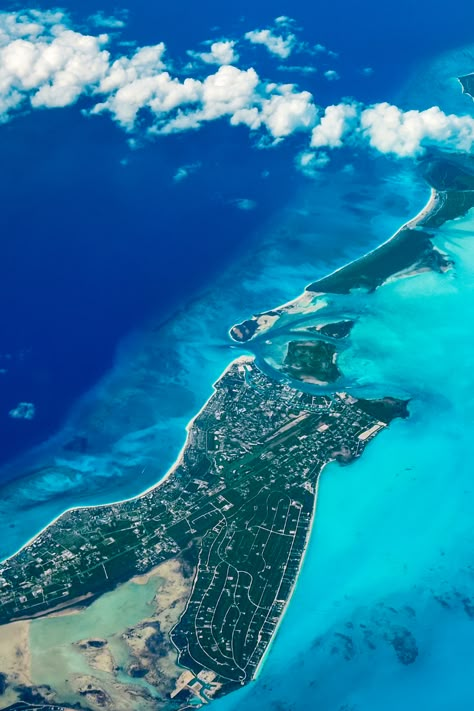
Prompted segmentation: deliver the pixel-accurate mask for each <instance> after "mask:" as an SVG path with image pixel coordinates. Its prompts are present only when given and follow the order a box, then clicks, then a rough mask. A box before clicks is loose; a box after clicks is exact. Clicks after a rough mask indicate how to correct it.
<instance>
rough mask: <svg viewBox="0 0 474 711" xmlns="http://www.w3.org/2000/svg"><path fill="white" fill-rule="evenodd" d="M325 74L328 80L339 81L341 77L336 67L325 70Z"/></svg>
mask: <svg viewBox="0 0 474 711" xmlns="http://www.w3.org/2000/svg"><path fill="white" fill-rule="evenodd" d="M324 76H325V77H326V79H327V80H328V81H337V80H338V79H340V78H341V77H340V76H339V74H338V73H337V72H336V70H335V69H328V70H327V71H325V72H324Z"/></svg>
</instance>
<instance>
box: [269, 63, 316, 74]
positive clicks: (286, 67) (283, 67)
mask: <svg viewBox="0 0 474 711" xmlns="http://www.w3.org/2000/svg"><path fill="white" fill-rule="evenodd" d="M278 71H279V72H295V73H296V72H299V73H300V74H315V73H316V72H317V71H318V70H317V68H316V67H314V66H313V65H311V64H308V65H300V64H280V65H279V66H278Z"/></svg>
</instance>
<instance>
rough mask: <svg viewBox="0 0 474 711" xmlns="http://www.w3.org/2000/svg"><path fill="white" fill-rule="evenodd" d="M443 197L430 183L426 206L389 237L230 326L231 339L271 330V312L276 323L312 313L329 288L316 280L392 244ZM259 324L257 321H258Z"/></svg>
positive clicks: (237, 341) (324, 278) (430, 211)
mask: <svg viewBox="0 0 474 711" xmlns="http://www.w3.org/2000/svg"><path fill="white" fill-rule="evenodd" d="M440 201H441V194H440V191H438V190H436V189H435V188H434V187H430V194H429V197H428V200H427V202H426V203H425V204H424V206H423V207H422V208H421V209H420V211H419V212H418V213H417V214H416V215H415V216H414V217H412V218H410V219H409V220H407V221H406V222H405V223H403V225H401V226H400V227H399V228H398V229H397V230H396V231H395V232H394V233H393V234H392V235H391V236H390V237H388V239H386V240H385V241H384V242H381V243H380V244H378V245H377V246H376V247H374V248H373V249H371V250H370V251H369V252H366V253H365V254H363V255H362V256H360V257H357V258H356V259H353V260H352V261H349V262H346V263H345V264H343V265H342V266H340V267H338V268H337V269H335V270H334V271H332V272H330V273H329V274H327V275H325V276H324V277H322V278H321V279H319V280H317V281H316V282H312V283H310V284H308V285H307V286H305V288H304V291H303V292H302V293H301V294H300V295H299V296H297V297H295V298H294V299H291V300H290V301H287V302H285V303H283V304H281V305H279V306H277V307H275V308H274V309H272V310H271V311H270V312H268V311H266V312H262V313H261V314H257V315H255V316H252V317H250V318H249V319H246V320H245V321H242V322H241V323H239V324H234V325H233V326H232V327H231V328H230V329H229V332H228V333H229V337H230V338H231V339H232V341H234V342H236V343H241V344H243V343H246V342H248V341H250V340H252V339H253V338H255V337H256V336H260V335H261V334H263V333H266V332H267V331H268V330H269V327H268V326H267V325H266V323H265V322H264V323H262V324H261V323H260V319H266V317H267V315H268V313H270V314H272V315H273V314H275V317H274V320H273V322H272V324H271V325H273V323H274V322H276V321H277V320H278V319H279V318H280V317H281V316H282V315H284V314H286V313H294V312H296V313H304V314H305V313H311V311H312V310H318V309H321V308H323V307H324V306H325V305H326V304H319V305H318V304H316V305H315V304H313V303H312V302H313V299H314V298H316V297H321V296H325V295H326V293H327V292H325V291H323V290H321V291H312V290H311V288H310V287H311V286H312V285H313V284H317V283H318V282H321V281H323V280H327V279H331V278H332V277H334V276H335V275H338V274H340V273H341V272H343V271H344V270H346V269H348V268H349V267H351V266H353V265H356V264H357V263H363V262H364V261H366V260H367V259H368V258H371V257H372V256H373V255H374V254H375V253H377V252H378V251H379V250H381V249H383V248H384V247H387V245H389V244H393V243H394V242H395V241H396V240H397V239H398V238H399V237H400V235H401V234H403V232H405V231H406V230H412V229H415V228H417V227H419V226H420V223H422V222H423V220H425V219H426V218H428V217H430V216H432V215H433V214H436V212H437V211H438V204H439V202H440ZM247 324H252V326H253V327H254V330H252V333H251V334H250V335H249V337H247V338H245V337H244V338H241V339H239V338H235V337H234V335H233V331H234V329H240V328H241V327H244V328H245V327H246V326H247ZM255 324H256V325H255Z"/></svg>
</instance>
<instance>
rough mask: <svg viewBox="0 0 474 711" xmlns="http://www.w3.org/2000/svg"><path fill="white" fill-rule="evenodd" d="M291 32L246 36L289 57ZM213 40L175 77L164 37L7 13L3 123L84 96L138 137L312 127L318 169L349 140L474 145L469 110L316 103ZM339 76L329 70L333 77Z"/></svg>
mask: <svg viewBox="0 0 474 711" xmlns="http://www.w3.org/2000/svg"><path fill="white" fill-rule="evenodd" d="M94 18H95V19H93V20H92V22H93V23H94V24H96V25H99V24H100V25H101V26H104V23H105V24H107V23H108V26H109V27H112V26H113V27H117V26H118V25H117V23H115V22H114V21H113V20H114V18H112V19H111V18H107V17H106V16H105V15H102V14H100V13H99V15H96V16H94ZM119 21H120V22H121V21H122V20H121V19H119ZM292 29H293V24H292V21H291V20H290V19H289V18H287V17H281V18H277V20H276V21H275V23H274V28H273V29H267V30H253V31H251V32H248V33H247V34H246V38H247V39H248V40H249V41H251V42H254V43H256V44H263V45H265V46H266V47H267V49H269V51H271V52H272V53H273V54H275V55H276V56H279V57H281V58H286V57H288V56H289V54H290V53H291V51H292V50H293V49H294V48H295V47H296V49H298V51H300V50H301V48H302V47H303V45H301V44H298V43H297V41H296V38H295V35H294V34H293V32H292ZM207 46H208V51H206V52H203V53H200V54H199V55H195V56H199V58H200V60H202V63H201V64H200V66H199V68H198V71H197V72H196V68H195V67H194V68H193V76H186V73H185V72H181V73H178V74H175V75H173V71H172V67H173V65H172V64H171V63H170V62H169V61H168V60H167V57H166V47H165V45H164V43H163V42H159V43H157V44H154V45H150V46H146V47H139V48H135V47H133V48H130V47H128V48H126V49H125V48H124V47H123V46H122V48H121V49H120V45H117V43H115V44H114V42H113V41H112V39H111V38H110V37H109V35H107V34H103V33H99V34H96V35H94V34H84V33H81V32H78V31H75V30H74V29H72V28H71V23H70V19H69V17H68V16H67V15H66V14H65V13H62V12H59V11H39V10H28V11H22V12H18V13H16V12H0V122H5V121H7V120H9V119H11V118H12V117H13V115H14V114H15V112H16V111H25V110H28V109H35V108H50V107H61V106H69V105H71V104H74V103H75V102H76V101H78V100H79V99H83V105H82V106H83V111H84V113H86V114H87V115H94V114H101V113H106V114H108V115H109V116H110V117H111V118H112V119H113V120H114V121H116V122H117V123H118V124H120V125H121V126H122V127H123V128H124V129H125V130H126V131H128V132H130V133H131V134H132V135H131V137H130V141H131V142H132V141H135V142H136V141H137V140H138V139H139V137H140V135H143V134H144V133H148V135H153V134H168V133H177V132H182V131H189V130H197V129H199V128H200V127H201V126H202V125H203V124H205V123H206V122H210V121H215V120H219V119H224V120H227V121H228V122H229V123H230V124H231V125H233V126H236V125H245V126H247V127H248V128H249V130H250V131H258V132H259V135H258V141H257V145H269V144H272V145H274V144H275V143H278V142H279V141H281V140H283V139H284V138H286V137H288V136H290V135H293V134H295V133H301V134H306V135H307V136H308V137H309V141H308V138H306V139H305V143H306V149H305V151H303V152H302V153H301V154H300V156H299V157H298V159H297V162H298V165H299V168H300V169H302V170H306V171H313V172H314V171H315V170H319V169H320V168H321V167H323V163H324V162H325V161H326V157H327V156H326V153H325V150H329V149H337V148H340V147H341V146H343V145H357V146H367V147H371V148H372V149H373V150H377V151H378V152H380V153H385V154H390V155H394V156H399V157H411V156H416V155H418V154H419V153H420V152H422V151H423V150H424V148H425V147H426V146H428V145H438V146H447V147H449V148H451V149H453V150H471V148H472V146H473V145H474V118H472V117H471V116H456V115H453V114H451V115H447V114H445V113H443V112H442V111H441V109H440V108H438V107H436V106H435V107H432V108H430V109H426V110H425V111H403V110H401V109H400V108H398V107H396V106H393V105H390V104H388V103H379V104H375V105H373V106H369V107H367V106H366V107H363V106H361V105H360V104H357V103H356V102H349V101H343V102H341V103H339V104H337V105H332V106H328V107H326V108H323V107H318V106H317V105H316V103H315V101H314V98H313V96H312V95H311V93H310V92H308V91H304V90H301V89H300V88H299V87H297V86H295V85H294V84H279V83H273V82H269V81H266V80H263V79H262V78H261V77H260V76H259V74H258V73H257V71H256V70H255V68H253V67H249V68H245V69H241V68H239V67H238V66H236V64H237V61H238V55H237V52H236V48H235V47H236V43H235V41H234V40H219V41H217V42H209V43H207ZM312 70H313V68H311V71H312ZM199 71H200V72H201V75H199ZM366 73H368V72H366ZM334 74H335V73H334V71H333V70H328V71H327V72H326V77H327V78H335V76H334ZM138 131H140V132H141V133H139V132H138ZM308 143H309V145H308ZM184 168H186V166H184ZM184 168H183V169H184ZM186 169H187V170H189V166H187V168H186ZM187 174H188V173H186V175H187ZM178 175H179V176H180V177H177V176H178ZM177 176H175V179H176V181H179V180H180V179H182V178H184V177H185V175H184V173H180V172H179V171H178V173H177Z"/></svg>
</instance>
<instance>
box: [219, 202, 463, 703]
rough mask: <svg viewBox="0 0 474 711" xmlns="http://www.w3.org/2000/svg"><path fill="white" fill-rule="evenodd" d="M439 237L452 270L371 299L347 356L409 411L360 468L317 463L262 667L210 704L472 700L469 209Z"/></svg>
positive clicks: (358, 370)
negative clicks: (311, 502) (296, 569)
mask: <svg viewBox="0 0 474 711" xmlns="http://www.w3.org/2000/svg"><path fill="white" fill-rule="evenodd" d="M436 244H437V245H438V246H439V247H441V248H442V249H443V250H446V251H447V252H448V254H449V255H450V256H451V257H452V258H454V260H455V263H456V267H455V270H454V271H452V272H450V273H448V274H446V275H439V274H432V273H426V274H421V275H418V276H416V277H411V278H407V279H402V280H399V281H397V282H394V283H391V284H389V285H386V286H384V287H383V288H381V289H380V290H379V291H377V292H376V293H375V294H374V295H372V296H370V309H369V311H370V313H368V314H367V316H366V317H364V318H362V319H361V321H360V322H359V324H358V325H357V327H356V328H355V329H354V332H353V341H354V343H353V346H352V347H351V348H350V349H349V350H348V351H347V352H346V353H344V356H343V360H344V367H345V368H346V369H347V370H348V369H349V368H350V369H351V371H352V372H353V373H354V374H356V373H363V377H365V378H366V379H367V381H368V382H371V383H372V382H378V383H383V384H384V385H385V389H386V392H387V394H389V393H390V394H391V393H392V392H393V391H394V390H395V391H396V390H398V389H400V388H401V389H402V390H403V391H408V392H411V393H412V394H413V400H412V402H411V404H410V413H411V416H410V418H409V419H408V420H406V421H403V422H400V421H398V422H394V423H393V424H392V425H391V426H390V428H389V429H388V430H386V431H385V432H384V433H382V434H381V435H379V436H378V437H377V438H376V439H375V441H374V442H373V443H371V445H370V446H369V447H368V449H367V450H366V451H365V452H364V455H363V457H362V458H361V459H360V460H359V461H357V462H356V463H355V464H354V465H351V466H350V467H346V468H340V467H338V465H336V464H333V465H330V466H329V467H327V469H326V470H325V471H324V473H323V476H322V481H321V485H320V489H319V498H318V507H317V514H316V521H315V526H314V529H313V535H312V538H311V542H310V545H309V550H308V554H307V557H306V561H305V564H304V567H303V571H302V574H301V576H300V579H299V582H298V585H297V588H296V592H295V594H294V597H293V599H292V602H291V604H290V606H289V609H288V613H287V615H286V616H285V618H284V621H283V624H282V625H281V628H280V632H279V634H278V635H277V638H276V641H275V643H274V646H273V648H272V650H271V653H270V655H269V657H268V660H267V663H266V664H265V665H264V667H263V671H262V673H261V675H260V677H259V678H258V680H257V681H256V682H255V684H254V685H253V686H252V687H250V688H249V689H248V690H244V691H243V692H239V693H238V694H236V695H235V696H234V697H232V696H231V697H229V698H228V699H226V700H223V701H221V702H220V703H219V704H218V705H217V709H221V710H222V711H223V710H224V709H225V710H226V711H227V709H229V710H230V709H239V708H241V707H242V706H241V704H242V703H243V702H244V701H245V708H246V709H248V710H249V711H252V710H253V709H257V708H258V709H262V708H263V709H273V708H277V709H280V708H282V709H283V708H284V709H302V708H311V709H312V708H314V709H318V708H320V709H341V710H342V709H344V710H349V709H350V710H351V711H359V710H362V709H363V710H364V711H378V710H379V709H384V710H388V711H398V710H399V709H401V708H410V709H412V708H413V709H415V708H429V709H431V710H438V709H439V710H440V711H441V709H446V708H449V709H454V710H455V711H458V710H459V711H461V710H464V709H469V708H472V703H473V702H474V693H473V691H472V687H471V684H470V679H471V678H472V670H473V665H474V662H473V660H472V645H473V643H474V628H473V618H474V579H473V576H474V567H473V563H474V561H473V552H472V551H473V544H474V525H473V519H472V511H473V507H474V485H473V479H472V463H471V456H470V452H471V446H472V445H471V443H472V432H471V427H472V423H473V421H474V404H473V401H472V398H471V395H470V393H472V392H473V389H474V334H473V332H472V329H471V328H470V321H471V314H472V313H473V309H474V211H471V213H470V214H469V215H468V216H467V217H466V218H463V219H459V220H456V221H454V222H452V223H448V225H446V226H445V227H444V228H442V229H441V230H440V232H439V237H438V238H437V240H436ZM341 366H342V361H341ZM395 394H396V393H395ZM397 651H398V655H399V656H400V657H401V658H399V657H398V656H397ZM306 704H307V705H306Z"/></svg>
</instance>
